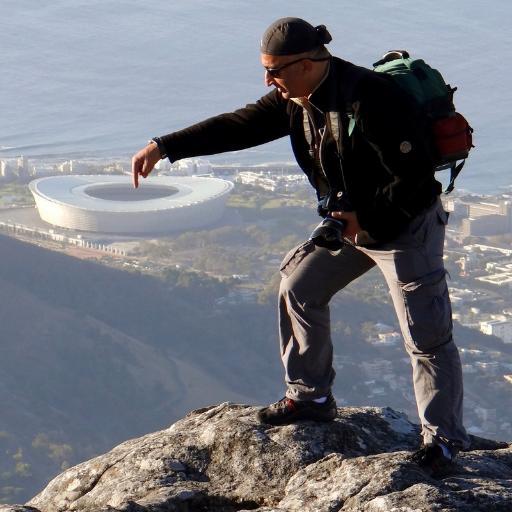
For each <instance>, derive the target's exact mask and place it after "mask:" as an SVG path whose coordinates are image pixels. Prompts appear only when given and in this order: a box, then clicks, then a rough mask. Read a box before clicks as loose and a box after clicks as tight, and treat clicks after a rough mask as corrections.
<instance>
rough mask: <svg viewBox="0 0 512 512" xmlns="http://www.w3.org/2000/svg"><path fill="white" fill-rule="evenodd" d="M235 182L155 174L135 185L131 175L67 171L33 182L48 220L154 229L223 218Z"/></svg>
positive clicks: (121, 230) (109, 228)
mask: <svg viewBox="0 0 512 512" xmlns="http://www.w3.org/2000/svg"><path fill="white" fill-rule="evenodd" d="M232 188H233V184H232V183H231V182H229V181H226V180H221V179H218V178H204V177H169V176H151V177H149V178H147V179H146V180H144V179H141V180H140V181H139V188H138V189H134V188H133V185H132V184H131V181H130V177H129V176H105V175H83V176H82V175H76V176H74V175H67V176H51V177H47V178H40V179H37V180H34V181H32V182H31V183H30V191H31V192H32V195H33V196H34V199H35V201H36V205H37V208H38V211H39V215H40V217H41V219H42V220H44V221H45V222H48V223H49V224H52V225H54V226H59V227H63V228H68V229H74V230H80V231H90V232H101V233H113V234H151V233H168V232H172V231H184V230H187V229H195V228H201V227H205V226H208V225H211V224H213V223H215V222H216V221H218V220H219V219H220V218H221V217H222V214H223V212H224V208H225V204H226V200H227V198H228V195H229V192H230V191H231V189H232Z"/></svg>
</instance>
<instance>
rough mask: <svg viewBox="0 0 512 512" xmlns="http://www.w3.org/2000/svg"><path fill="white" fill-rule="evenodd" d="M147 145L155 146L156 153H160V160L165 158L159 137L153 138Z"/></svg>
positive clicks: (162, 144) (165, 154)
mask: <svg viewBox="0 0 512 512" xmlns="http://www.w3.org/2000/svg"><path fill="white" fill-rule="evenodd" d="M148 144H156V147H157V148H158V151H159V152H160V160H163V159H164V158H167V153H166V151H165V147H164V143H163V142H162V139H161V138H160V137H153V138H152V139H151V140H150V141H148Z"/></svg>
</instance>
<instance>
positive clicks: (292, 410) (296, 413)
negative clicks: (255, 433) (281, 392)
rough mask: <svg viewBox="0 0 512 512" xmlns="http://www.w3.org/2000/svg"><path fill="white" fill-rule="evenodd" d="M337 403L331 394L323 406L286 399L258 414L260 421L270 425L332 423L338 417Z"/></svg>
mask: <svg viewBox="0 0 512 512" xmlns="http://www.w3.org/2000/svg"><path fill="white" fill-rule="evenodd" d="M336 413H337V410H336V402H335V400H334V397H333V396H332V394H329V395H328V397H327V400H326V401H325V402H324V403H323V404H318V403H316V402H314V401H313V400H292V399H291V398H287V397H284V398H282V399H281V400H279V402H276V403H275V404H271V405H269V406H268V407H264V408H263V409H261V410H260V411H259V412H258V420H259V421H260V422H261V423H268V424H270V425H286V424H288V423H294V422H295V421H299V420H313V421H332V420H333V419H334V418H335V417H336Z"/></svg>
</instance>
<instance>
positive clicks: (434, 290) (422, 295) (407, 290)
mask: <svg viewBox="0 0 512 512" xmlns="http://www.w3.org/2000/svg"><path fill="white" fill-rule="evenodd" d="M445 275H446V271H445V270H444V269H441V270H438V271H436V272H433V273H431V274H428V275H426V276H424V277H422V278H420V279H418V280H416V281H412V282H410V283H405V284H403V285H402V286H401V289H402V294H403V298H404V304H405V313H406V315H407V324H408V326H409V332H410V338H411V339H410V341H411V342H412V343H413V344H414V345H415V346H416V347H417V348H418V349H420V350H426V349H431V348H434V347H437V346H439V345H442V344H444V343H446V342H448V341H449V340H450V339H451V333H452V308H451V304H450V297H449V294H448V285H447V284H446V277H445Z"/></svg>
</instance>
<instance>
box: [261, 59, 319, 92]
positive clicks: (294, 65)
mask: <svg viewBox="0 0 512 512" xmlns="http://www.w3.org/2000/svg"><path fill="white" fill-rule="evenodd" d="M261 63H262V64H263V67H264V68H265V85H267V86H269V87H270V86H271V85H273V86H274V87H275V88H276V89H277V90H278V91H279V92H280V93H281V96H282V97H283V98H284V99H286V100H288V99H290V98H300V97H303V96H308V95H309V94H310V92H311V91H310V90H308V89H309V88H308V86H307V74H308V71H309V70H310V67H311V61H309V60H307V59H301V58H300V57H298V56H297V55H285V56H276V55H267V54H265V53H262V54H261Z"/></svg>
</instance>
